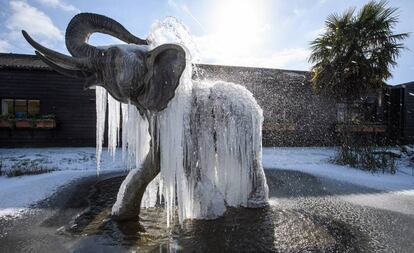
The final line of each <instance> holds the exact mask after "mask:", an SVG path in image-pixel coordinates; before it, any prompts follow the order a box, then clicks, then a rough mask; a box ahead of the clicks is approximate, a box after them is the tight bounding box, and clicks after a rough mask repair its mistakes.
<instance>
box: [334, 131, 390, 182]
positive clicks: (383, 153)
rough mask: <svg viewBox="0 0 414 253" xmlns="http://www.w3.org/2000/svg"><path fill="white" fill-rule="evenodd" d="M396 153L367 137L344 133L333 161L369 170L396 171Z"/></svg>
mask: <svg viewBox="0 0 414 253" xmlns="http://www.w3.org/2000/svg"><path fill="white" fill-rule="evenodd" d="M395 158H396V155H395V154H394V153H392V152H390V151H389V150H388V149H387V148H385V147H381V146H378V145H376V144H375V143H373V142H372V141H371V140H369V139H367V138H361V137H358V136H353V135H351V134H346V135H345V136H343V137H342V144H341V145H340V146H339V148H338V151H337V153H336V156H335V157H334V162H335V163H337V164H340V165H349V166H351V167H355V168H360V169H362V170H367V171H371V172H382V173H385V172H389V173H391V174H395V172H396V169H397V168H396V159H395Z"/></svg>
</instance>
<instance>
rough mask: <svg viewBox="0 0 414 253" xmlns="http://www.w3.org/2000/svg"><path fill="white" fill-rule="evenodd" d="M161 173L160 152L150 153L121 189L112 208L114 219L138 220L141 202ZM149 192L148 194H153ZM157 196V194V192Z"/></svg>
mask: <svg viewBox="0 0 414 253" xmlns="http://www.w3.org/2000/svg"><path fill="white" fill-rule="evenodd" d="M159 172H160V153H159V150H157V151H155V152H149V153H148V154H147V155H146V158H145V159H144V161H143V163H142V165H141V167H140V168H139V169H133V170H131V171H130V172H129V173H128V175H127V177H126V178H125V180H124V181H123V182H122V184H121V187H120V188H119V191H118V195H117V200H116V202H115V204H114V205H113V207H112V218H113V219H114V220H118V221H124V220H138V219H139V213H140V208H141V201H142V198H143V196H144V193H145V191H146V189H147V187H148V184H149V183H150V182H151V181H152V180H153V179H154V178H155V177H156V176H157V175H158V173H159ZM153 191H154V190H152V192H149V191H148V193H147V194H150V193H153ZM155 194H156V192H155Z"/></svg>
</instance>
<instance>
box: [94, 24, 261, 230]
mask: <svg viewBox="0 0 414 253" xmlns="http://www.w3.org/2000/svg"><path fill="white" fill-rule="evenodd" d="M148 40H149V41H150V42H151V43H150V45H149V48H155V47H157V46H159V45H161V44H164V43H177V44H180V45H182V46H183V47H184V48H185V49H186V52H187V54H186V55H187V57H188V58H187V64H186V68H185V70H184V72H183V74H182V76H181V79H180V84H179V86H178V88H177V89H176V92H175V96H174V98H173V99H172V100H171V101H170V102H169V104H168V106H167V108H166V109H165V110H163V111H161V112H159V113H157V114H154V115H152V116H151V117H152V118H151V120H154V121H156V122H157V124H156V126H157V127H156V129H152V131H157V134H158V136H159V140H158V141H159V147H160V154H161V155H160V167H161V169H160V174H159V175H158V176H157V177H156V178H155V179H154V180H153V181H152V182H151V183H150V184H149V185H148V187H147V189H146V192H145V194H144V196H143V199H142V202H141V206H142V207H151V206H154V205H155V204H156V202H157V199H158V200H161V199H163V200H164V207H165V210H166V213H167V223H168V225H170V222H171V221H173V220H174V217H175V212H176V211H177V213H178V220H179V222H180V223H182V222H183V221H184V220H185V219H189V218H206V219H209V218H216V217H218V216H220V215H222V214H223V213H224V212H225V211H226V206H232V207H239V206H245V207H257V206H262V205H265V204H266V203H267V195H268V189H267V184H266V179H265V177H264V172H263V169H262V164H261V150H262V147H261V127H262V121H263V116H262V110H261V108H260V107H259V105H258V104H257V103H256V101H255V99H254V98H253V95H252V94H251V93H250V92H249V91H248V90H247V89H246V88H244V87H243V86H240V85H237V84H233V83H227V82H221V81H220V82H212V81H208V80H204V81H194V80H192V78H191V77H192V73H193V70H192V64H191V62H192V59H195V60H197V55H198V53H197V52H198V51H197V48H196V46H195V43H193V40H192V38H191V36H190V35H189V33H188V30H187V29H186V27H185V26H184V25H182V24H181V23H180V22H178V21H177V20H176V19H175V18H172V17H169V18H166V19H165V20H163V21H159V22H156V23H155V24H154V25H153V27H152V30H151V33H150V36H149V37H148ZM124 48H125V46H124ZM96 98H97V99H96V101H97V102H96V103H97V166H98V171H99V161H100V154H101V150H102V138H103V129H104V124H105V113H106V104H108V150H109V152H110V153H111V154H113V155H114V154H115V152H114V151H115V149H116V146H117V145H118V144H119V139H120V137H119V129H120V125H121V120H120V115H122V137H121V139H122V151H123V155H122V156H123V158H124V160H125V161H126V163H127V166H128V168H130V169H137V170H139V168H140V165H141V163H142V161H143V159H144V158H145V156H146V155H147V153H148V152H149V149H150V147H149V142H150V140H151V134H149V133H148V129H149V124H150V123H149V122H148V120H147V119H146V118H143V117H142V116H141V115H140V113H139V112H138V110H137V109H136V107H135V106H133V105H131V104H120V103H119V102H117V101H115V100H114V99H113V98H112V97H111V96H110V95H108V94H106V93H105V91H104V90H102V89H97V90H96ZM120 192H121V191H120ZM120 194H122V193H120ZM116 205H117V204H115V208H116Z"/></svg>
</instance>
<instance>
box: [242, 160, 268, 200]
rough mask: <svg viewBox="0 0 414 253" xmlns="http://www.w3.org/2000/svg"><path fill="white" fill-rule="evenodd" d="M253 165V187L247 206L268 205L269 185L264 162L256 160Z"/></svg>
mask: <svg viewBox="0 0 414 253" xmlns="http://www.w3.org/2000/svg"><path fill="white" fill-rule="evenodd" d="M253 166H254V168H253V170H254V173H253V177H254V179H253V188H252V192H251V193H250V196H249V200H248V202H247V207H251V208H257V207H263V206H267V205H268V198H269V187H268V186H267V182H266V175H265V173H264V170H263V167H262V163H261V162H260V161H259V160H255V162H254V165H253Z"/></svg>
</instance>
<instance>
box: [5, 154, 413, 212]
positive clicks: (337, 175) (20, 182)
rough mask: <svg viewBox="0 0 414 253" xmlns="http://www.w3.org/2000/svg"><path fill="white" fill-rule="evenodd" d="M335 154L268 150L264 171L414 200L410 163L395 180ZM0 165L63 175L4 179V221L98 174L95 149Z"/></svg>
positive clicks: (8, 157)
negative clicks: (37, 168)
mask: <svg viewBox="0 0 414 253" xmlns="http://www.w3.org/2000/svg"><path fill="white" fill-rule="evenodd" d="M334 152H335V150H334V148H314V147H306V148H286V147H278V148H264V149H263V166H264V167H265V168H267V169H285V170H286V169H287V170H296V171H302V172H306V173H310V174H314V175H317V176H322V177H328V178H332V179H337V180H341V181H345V182H349V183H354V184H358V185H362V186H366V187H370V188H374V189H378V190H384V191H389V192H393V194H399V195H407V196H414V176H412V170H413V168H412V167H411V166H410V165H409V163H408V162H407V159H404V158H402V159H400V160H399V161H398V170H397V173H396V174H395V175H390V174H382V173H375V174H373V173H370V172H365V171H361V170H359V169H354V168H350V167H347V166H339V165H335V164H332V163H330V161H329V160H330V157H332V156H333V154H334ZM0 161H1V164H2V170H3V171H4V170H7V169H10V168H11V167H12V166H13V165H16V164H25V163H27V164H31V165H33V164H34V165H42V166H43V167H49V168H55V169H58V171H54V172H51V173H46V174H40V175H32V176H21V177H13V178H8V177H6V176H2V177H0V217H5V216H10V217H15V216H17V215H19V214H21V213H23V212H24V211H25V210H27V208H28V207H30V205H32V204H35V203H36V202H38V201H40V200H42V199H45V198H47V197H49V196H51V195H52V194H53V193H54V192H56V190H57V189H58V188H59V187H61V186H63V185H66V184H68V183H69V182H71V181H73V180H75V179H79V178H81V177H86V176H92V175H95V174H96V164H95V148H39V149H0ZM123 169H125V165H124V164H123V162H122V159H121V152H120V151H119V152H117V154H116V158H115V160H113V159H112V158H111V157H110V156H109V154H108V152H106V150H104V152H103V156H102V164H101V173H107V172H113V171H119V170H123ZM390 198H392V197H390ZM370 199H372V198H370Z"/></svg>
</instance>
